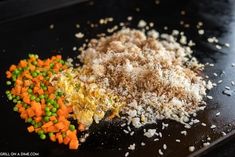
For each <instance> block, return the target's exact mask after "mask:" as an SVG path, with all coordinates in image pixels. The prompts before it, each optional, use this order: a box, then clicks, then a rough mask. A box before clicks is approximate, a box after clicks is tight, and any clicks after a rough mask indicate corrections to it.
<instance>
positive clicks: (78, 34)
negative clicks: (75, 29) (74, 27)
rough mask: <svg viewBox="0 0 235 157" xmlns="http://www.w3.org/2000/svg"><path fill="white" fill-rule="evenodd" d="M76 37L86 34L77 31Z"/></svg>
mask: <svg viewBox="0 0 235 157" xmlns="http://www.w3.org/2000/svg"><path fill="white" fill-rule="evenodd" d="M75 37H77V38H83V37H84V34H83V33H81V32H79V33H76V34H75Z"/></svg>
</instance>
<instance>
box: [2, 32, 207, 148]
mask: <svg viewBox="0 0 235 157" xmlns="http://www.w3.org/2000/svg"><path fill="white" fill-rule="evenodd" d="M156 34H157V32H155V31H150V32H149V33H148V35H146V34H145V33H144V32H142V31H139V30H134V29H128V28H126V29H122V30H120V31H118V32H116V33H114V34H113V35H111V36H106V37H101V38H100V39H92V40H91V41H90V43H89V44H88V45H87V47H86V48H84V49H83V50H82V52H81V54H80V55H79V56H78V57H79V59H80V61H81V62H82V63H83V65H82V66H80V67H77V68H74V67H69V66H67V65H66V64H64V61H63V60H61V57H60V56H57V57H52V59H47V60H40V59H38V58H37V57H35V56H34V55H33V56H30V58H29V60H22V61H20V63H19V65H18V66H11V67H10V69H9V71H7V78H9V79H12V81H13V82H15V84H14V87H13V88H12V89H11V91H7V95H8V98H9V99H10V100H13V101H14V102H15V103H16V106H15V107H14V110H15V111H18V112H19V113H20V114H21V118H23V119H24V120H25V121H26V122H29V123H30V124H31V126H30V127H29V128H28V130H29V132H33V131H35V132H37V133H38V134H39V136H40V137H41V138H42V139H45V138H46V134H48V135H49V137H50V139H51V140H52V141H56V140H58V142H59V143H64V144H69V147H70V149H77V148H78V145H79V144H78V138H77V131H84V130H85V129H88V128H89V126H90V125H91V124H92V123H93V122H96V123H99V121H100V120H102V119H108V120H112V119H113V118H121V119H122V120H125V121H127V122H128V123H132V125H133V126H134V127H136V128H139V127H141V126H144V125H145V124H149V123H156V120H159V119H172V120H175V121H178V122H180V123H182V124H185V125H188V122H189V120H190V115H191V114H194V113H196V112H197V111H198V110H203V109H204V108H205V105H206V104H205V102H204V101H203V98H204V96H206V90H207V89H211V87H212V85H211V83H210V82H206V81H205V80H204V79H203V77H202V76H201V72H202V70H203V67H204V66H203V65H202V64H199V63H198V62H197V60H196V59H195V58H194V57H192V56H191V54H192V51H191V49H190V47H188V46H186V45H182V44H179V43H178V42H177V36H174V35H167V34H162V35H161V36H160V37H158V36H157V35H156ZM9 84H11V82H10V83H9ZM72 119H74V120H77V124H78V127H77V128H76V127H75V126H76V125H73V124H72V123H71V121H70V120H72Z"/></svg>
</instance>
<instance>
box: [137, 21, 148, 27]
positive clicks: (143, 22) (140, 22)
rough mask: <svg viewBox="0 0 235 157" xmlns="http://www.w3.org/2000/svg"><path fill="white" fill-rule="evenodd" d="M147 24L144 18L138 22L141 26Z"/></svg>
mask: <svg viewBox="0 0 235 157" xmlns="http://www.w3.org/2000/svg"><path fill="white" fill-rule="evenodd" d="M146 25H147V23H146V22H145V21H144V20H140V21H139V23H138V27H139V28H144V27H145V26H146Z"/></svg>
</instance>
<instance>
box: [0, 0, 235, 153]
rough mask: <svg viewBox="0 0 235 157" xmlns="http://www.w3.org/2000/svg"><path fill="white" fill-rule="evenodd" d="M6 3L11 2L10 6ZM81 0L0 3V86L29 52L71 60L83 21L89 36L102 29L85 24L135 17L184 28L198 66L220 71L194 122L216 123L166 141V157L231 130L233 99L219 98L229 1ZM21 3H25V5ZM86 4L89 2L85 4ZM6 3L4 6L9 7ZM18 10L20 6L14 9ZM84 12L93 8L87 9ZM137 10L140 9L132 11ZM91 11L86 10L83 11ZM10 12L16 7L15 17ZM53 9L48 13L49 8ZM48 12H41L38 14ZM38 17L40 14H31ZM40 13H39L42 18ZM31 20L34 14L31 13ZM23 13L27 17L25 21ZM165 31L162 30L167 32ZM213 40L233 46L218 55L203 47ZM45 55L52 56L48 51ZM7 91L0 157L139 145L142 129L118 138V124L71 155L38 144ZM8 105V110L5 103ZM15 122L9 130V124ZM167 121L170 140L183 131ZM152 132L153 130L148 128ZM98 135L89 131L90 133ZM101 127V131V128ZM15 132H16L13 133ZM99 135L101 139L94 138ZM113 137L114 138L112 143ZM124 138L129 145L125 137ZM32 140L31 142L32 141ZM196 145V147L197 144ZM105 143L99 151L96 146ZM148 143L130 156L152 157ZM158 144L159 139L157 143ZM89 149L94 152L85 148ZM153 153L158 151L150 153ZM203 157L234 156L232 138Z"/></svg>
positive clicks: (234, 26) (234, 35)
mask: <svg viewBox="0 0 235 157" xmlns="http://www.w3.org/2000/svg"><path fill="white" fill-rule="evenodd" d="M8 2H9V3H8ZM79 2H80V0H66V1H65V0H60V1H58V0H50V1H47V0H41V1H35V2H32V1H28V0H8V1H1V2H0V64H1V69H0V72H1V77H0V79H1V80H0V81H1V84H2V83H3V84H4V82H5V78H4V77H3V76H4V71H5V70H6V68H7V67H8V66H9V65H10V64H12V63H16V62H17V61H18V60H19V59H21V58H23V57H26V55H27V53H30V52H38V53H39V54H40V55H41V56H42V57H48V56H50V55H51V54H56V53H58V52H60V53H62V55H63V56H65V57H67V56H75V54H74V53H73V52H72V47H73V46H74V45H76V46H80V45H81V44H82V43H83V42H84V41H78V40H77V39H76V38H75V37H74V33H75V32H77V29H76V28H75V27H74V26H75V24H76V23H79V24H81V26H82V28H81V29H82V31H83V32H85V34H86V35H87V37H88V38H91V37H94V36H95V34H97V33H98V32H102V31H104V30H105V28H97V29H95V28H94V29H90V28H88V26H87V21H88V20H89V21H97V20H98V19H99V18H101V17H109V16H112V17H114V18H115V20H117V23H118V22H121V21H125V20H126V17H127V16H129V15H132V16H133V17H134V19H135V20H134V21H133V23H131V24H130V26H131V27H134V25H136V23H137V22H138V20H140V19H145V20H146V21H154V22H155V23H156V27H157V29H158V30H160V31H161V32H164V29H163V28H164V26H168V27H169V31H170V30H172V29H180V30H182V31H185V33H186V35H187V36H188V37H189V38H190V39H193V40H194V41H196V43H197V46H196V47H195V54H194V55H195V56H196V57H197V58H198V59H199V61H200V62H203V63H205V62H210V63H214V64H215V67H214V68H212V71H213V72H214V71H215V72H218V73H219V72H221V70H224V71H226V75H225V77H224V78H223V79H224V83H222V84H221V86H219V87H216V88H215V89H214V90H212V92H211V93H210V94H212V95H213V96H214V100H213V101H208V107H207V109H206V110H205V111H204V112H200V113H199V116H198V117H199V119H200V120H203V121H205V122H207V123H208V124H216V125H217V128H216V129H215V130H211V129H209V128H208V127H207V128H203V127H202V126H200V125H196V126H195V127H193V128H192V130H191V131H190V136H189V137H188V138H185V139H184V142H183V144H182V146H177V145H174V144H172V145H173V146H172V149H169V153H168V154H166V156H175V152H176V153H177V156H180V157H181V156H185V155H187V154H188V150H187V147H188V145H189V144H192V143H193V144H195V145H196V146H197V149H199V148H201V140H202V139H204V138H205V137H206V136H207V135H210V137H211V138H212V139H213V140H216V139H218V138H219V137H222V135H221V131H225V132H230V131H231V130H234V128H235V107H234V102H235V97H234V96H231V97H228V96H224V95H223V94H222V91H223V88H224V86H225V85H228V83H229V81H231V80H233V79H234V80H235V72H234V71H233V69H231V67H230V65H231V63H232V62H234V63H235V54H234V52H235V1H234V0H180V1H175V0H161V1H160V4H159V6H156V5H155V2H154V0H146V1H143V0H129V1H126V0H97V1H95V3H94V5H92V6H88V5H85V4H82V5H80V4H77V3H79ZM26 4H27V5H26ZM91 4H92V3H89V5H91ZM9 5H10V6H9ZM20 6H22V7H20ZM8 7H9V8H8ZM90 7H91V8H92V9H90ZM136 8H140V12H136ZM88 9H89V10H88ZM14 10H16V11H15V12H14ZM50 10H53V11H50ZM181 10H185V11H186V15H185V16H182V15H180V11H181ZM45 11H46V12H47V13H43V12H45ZM38 13H40V14H39V15H37V14H38ZM42 13H43V14H42ZM32 15H33V16H32ZM27 16H29V17H28V18H27ZM180 20H183V21H185V22H186V23H188V24H190V26H191V27H190V28H185V27H183V26H181V25H180V24H179V21H180ZM198 21H203V23H204V26H203V28H204V29H205V32H206V33H205V35H204V36H203V37H201V36H199V35H198V34H197V29H196V28H195V25H196V24H197V22H198ZM50 24H54V25H55V29H54V30H49V25H50ZM166 32H167V31H166ZM212 36H216V37H218V38H219V39H220V40H221V42H222V43H225V42H229V43H230V45H231V48H227V49H226V48H225V49H222V50H221V51H219V50H217V49H215V48H214V47H213V46H211V45H210V44H208V43H207V42H206V40H207V38H208V37H212ZM49 52H50V53H51V54H49ZM212 71H211V70H210V69H206V70H205V73H206V74H208V75H209V76H211V78H212V80H213V81H218V79H219V78H215V77H213V72H212ZM5 89H6V87H5V86H3V87H2V89H1V95H2V98H1V100H0V101H1V106H0V113H1V114H0V119H7V121H4V123H3V124H4V125H5V126H6V128H8V129H9V130H7V129H4V130H3V129H1V130H0V152H1V151H11V150H18V151H19V150H28V149H29V150H36V151H41V152H42V154H43V155H44V156H77V155H78V154H79V156H80V157H91V156H102V157H105V156H111V155H112V156H113V157H118V156H123V154H124V152H125V151H121V152H120V151H118V150H117V148H118V147H121V146H124V148H125V147H126V146H128V144H130V143H129V142H130V141H138V142H139V141H140V140H141V138H142V137H140V134H141V132H140V131H139V133H137V135H136V136H135V138H136V139H129V138H128V137H126V136H125V135H123V134H122V133H120V130H119V129H118V127H115V126H112V124H111V125H109V124H104V125H103V127H102V128H100V130H99V131H100V132H101V135H93V136H92V137H91V139H90V140H89V141H88V142H87V143H86V144H84V146H82V147H81V151H80V152H69V151H67V150H65V149H64V147H63V146H61V145H60V146H58V145H55V144H54V145H53V144H51V143H47V142H43V141H40V140H38V138H37V136H36V135H28V134H27V133H26V131H25V128H26V125H25V124H23V122H22V121H21V120H20V118H19V116H17V115H16V114H15V113H12V112H11V106H12V104H10V103H9V102H6V100H5V99H6V98H5V97H4V94H3V92H4V90H5ZM7 105H8V106H7ZM218 111H220V112H221V117H219V118H216V117H215V113H216V112H218ZM15 123H17V125H11V124H15ZM170 123H172V127H171V128H170V129H169V130H168V132H166V134H168V133H169V134H171V137H172V138H174V137H176V136H177V133H178V131H179V130H180V129H182V126H181V125H179V124H177V123H175V122H170ZM107 127H108V128H109V129H110V132H112V133H110V134H106V133H103V134H102V131H104V130H106V128H107ZM149 127H151V126H149ZM92 129H93V131H94V132H96V128H95V126H94V127H93V128H92ZM102 129H103V130H102ZM15 130H17V131H15ZM98 136H99V137H98ZM116 136H117V137H119V138H120V141H115V140H114V139H115V138H116ZM127 139H128V140H127ZM35 141H36V142H35ZM171 141H172V139H171V138H169V139H168V138H166V139H165V142H169V143H170V144H169V145H171ZM195 141H196V142H195ZM102 142H104V146H103V145H100V143H102ZM148 142H149V146H148V147H146V148H140V149H137V150H136V151H135V152H134V153H132V154H130V157H131V156H133V157H134V156H135V157H137V156H138V157H142V156H144V155H146V156H149V157H151V156H154V155H156V154H154V153H155V152H156V151H155V150H154V149H156V148H157V147H158V145H157V144H155V143H153V142H151V141H148ZM162 142H164V141H162ZM91 150H92V151H91ZM156 150H157V149H156ZM203 156H206V157H207V156H208V157H210V156H213V157H230V156H231V157H233V156H235V139H234V137H233V138H231V139H230V140H229V141H228V142H226V143H225V144H223V145H220V146H218V147H214V150H213V149H212V150H211V151H208V152H207V154H205V155H203Z"/></svg>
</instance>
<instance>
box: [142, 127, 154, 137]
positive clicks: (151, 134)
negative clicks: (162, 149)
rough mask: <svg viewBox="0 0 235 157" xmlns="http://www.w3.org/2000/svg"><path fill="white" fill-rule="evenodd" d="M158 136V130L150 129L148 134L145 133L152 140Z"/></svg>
mask: <svg viewBox="0 0 235 157" xmlns="http://www.w3.org/2000/svg"><path fill="white" fill-rule="evenodd" d="M155 134H156V129H148V131H147V132H145V133H144V136H146V137H148V138H151V137H153V136H154V135H155Z"/></svg>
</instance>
